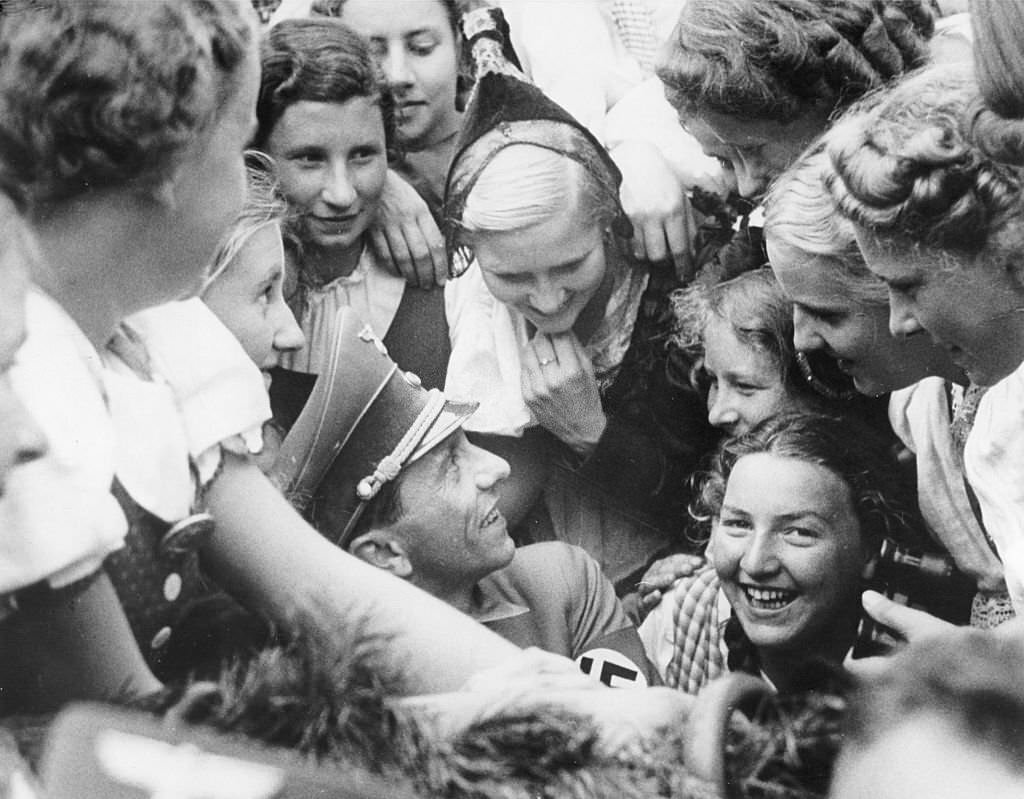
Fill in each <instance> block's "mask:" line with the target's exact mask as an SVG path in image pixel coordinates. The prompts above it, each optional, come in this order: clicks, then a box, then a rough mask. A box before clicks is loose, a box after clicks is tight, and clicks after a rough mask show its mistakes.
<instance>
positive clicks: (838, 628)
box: [757, 616, 859, 691]
mask: <svg viewBox="0 0 1024 799" xmlns="http://www.w3.org/2000/svg"><path fill="white" fill-rule="evenodd" d="M858 619H859V616H856V617H854V618H853V619H851V620H848V621H845V622H843V623H840V624H837V625H835V626H834V627H833V628H832V630H830V631H829V632H827V633H822V635H821V638H820V639H819V640H818V641H816V642H815V645H814V646H812V647H802V648H800V649H797V650H783V649H764V648H759V649H758V650H757V657H758V661H759V664H760V667H761V671H762V672H763V673H764V675H765V676H766V677H767V678H768V679H769V680H771V682H772V684H773V685H774V686H775V687H776V689H778V690H779V691H786V690H789V689H790V688H791V686H792V683H793V678H794V677H796V676H798V674H799V673H800V671H801V668H802V666H803V665H804V664H806V663H807V662H808V661H810V660H812V659H817V660H824V661H826V662H828V663H835V664H837V665H839V664H841V663H842V662H843V661H844V660H845V659H846V655H847V654H848V653H849V651H850V648H851V647H852V646H853V644H854V640H855V638H856V635H857V632H856V631H857V621H858Z"/></svg>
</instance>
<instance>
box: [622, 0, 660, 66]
mask: <svg viewBox="0 0 1024 799" xmlns="http://www.w3.org/2000/svg"><path fill="white" fill-rule="evenodd" d="M612 20H614V22H615V29H616V30H617V31H618V33H619V38H620V39H621V40H622V43H623V44H624V45H625V46H626V49H627V50H628V51H629V53H630V55H632V56H633V57H634V58H635V59H636V60H637V61H638V62H639V63H640V66H641V67H642V68H643V70H644V72H647V73H650V72H653V71H654V59H655V57H656V56H657V54H658V42H657V39H655V37H654V20H653V19H652V17H651V10H650V9H649V8H648V7H647V6H646V5H644V4H643V3H642V2H637V0H614V2H613V3H612Z"/></svg>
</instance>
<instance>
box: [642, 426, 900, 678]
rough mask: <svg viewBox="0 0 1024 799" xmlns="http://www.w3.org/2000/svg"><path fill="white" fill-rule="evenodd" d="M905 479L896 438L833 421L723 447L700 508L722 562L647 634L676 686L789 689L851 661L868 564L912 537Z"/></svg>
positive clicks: (672, 597) (671, 604)
mask: <svg viewBox="0 0 1024 799" xmlns="http://www.w3.org/2000/svg"><path fill="white" fill-rule="evenodd" d="M892 471H893V463H892V461H891V458H890V456H889V453H888V451H887V448H886V446H885V445H884V443H883V442H881V441H880V440H879V439H878V438H877V437H876V436H875V435H873V434H872V433H871V432H870V431H868V430H866V429H864V428H863V427H861V426H859V425H856V424H853V423H851V422H846V421H842V420H840V419H837V418H834V417H830V416H821V415H813V414H784V415H780V416H775V417H772V418H770V419H767V420H766V421H764V422H762V423H761V424H759V425H757V426H755V427H754V428H752V429H751V430H750V431H749V432H748V433H747V434H746V435H743V436H740V437H738V438H734V439H728V440H726V441H725V442H723V444H722V445H721V447H720V448H719V450H718V452H717V454H716V456H715V459H714V461H713V463H712V465H711V468H710V470H709V473H708V477H707V478H706V480H705V482H704V484H703V486H702V490H701V495H700V499H699V502H698V503H697V508H698V510H699V514H700V516H701V518H703V519H704V520H705V521H706V522H707V523H708V524H709V525H710V540H709V544H708V552H709V553H710V554H709V560H710V567H709V568H707V569H705V570H704V571H702V572H698V573H697V574H696V575H694V577H693V578H692V579H687V580H684V581H682V582H680V583H679V584H678V585H677V586H676V587H675V588H674V589H673V590H672V591H671V592H670V593H669V594H668V595H667V596H666V597H665V599H664V600H663V601H662V603H661V605H659V607H658V608H657V609H656V610H655V611H654V612H653V613H652V614H651V615H650V616H648V618H647V620H646V621H645V622H644V623H643V625H642V626H641V628H640V633H641V638H642V639H643V640H644V643H645V645H646V647H647V654H648V657H650V658H651V659H652V661H654V663H655V664H656V665H657V666H658V668H659V669H661V670H662V673H663V675H664V676H665V679H666V682H667V683H668V684H669V685H671V686H673V687H677V688H679V689H680V690H684V691H688V692H691V693H695V692H697V691H698V690H699V689H700V688H701V686H703V685H704V684H706V683H707V682H708V681H709V680H711V679H713V678H714V677H716V676H718V675H719V674H721V673H723V672H724V671H725V670H726V669H727V668H728V669H729V670H730V671H735V670H744V671H750V672H752V673H754V674H761V675H762V676H764V677H765V678H766V679H768V680H769V681H771V682H772V683H773V684H774V685H775V686H776V687H777V688H778V689H779V690H786V688H787V687H788V686H789V685H790V681H791V680H792V679H793V678H794V677H796V672H797V670H798V668H799V666H800V665H801V664H803V663H805V662H807V661H809V660H813V659H816V658H820V659H825V660H827V661H830V662H832V663H836V664H838V663H840V662H842V660H843V658H844V657H845V656H846V654H847V653H848V652H849V650H850V648H851V647H852V646H853V643H854V640H855V637H856V631H857V623H858V619H859V617H860V602H861V591H862V587H863V586H862V581H861V575H862V573H863V571H864V568H865V566H866V565H867V563H868V562H869V560H870V558H871V556H872V554H873V553H875V552H876V551H877V548H878V546H879V544H880V542H881V540H882V538H883V537H884V536H886V535H888V536H894V537H896V538H897V539H899V537H900V536H901V534H902V533H907V532H908V531H909V528H908V519H909V518H911V517H909V516H908V515H906V514H905V513H903V512H902V511H901V508H903V507H906V506H905V505H904V503H903V502H902V499H903V498H902V497H901V496H900V494H899V492H898V489H897V488H896V486H897V485H898V481H897V480H893V479H892V477H891V475H892ZM766 486H771V490H770V491H767V490H765V487H766Z"/></svg>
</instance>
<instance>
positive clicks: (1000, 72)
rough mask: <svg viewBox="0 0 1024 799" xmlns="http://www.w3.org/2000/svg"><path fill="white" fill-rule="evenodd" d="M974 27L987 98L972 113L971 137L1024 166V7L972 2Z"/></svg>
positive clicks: (992, 0) (1015, 1) (1003, 1)
mask: <svg viewBox="0 0 1024 799" xmlns="http://www.w3.org/2000/svg"><path fill="white" fill-rule="evenodd" d="M971 24H972V26H973V28H974V41H975V46H974V65H975V70H976V71H977V75H978V87H979V89H980V90H981V97H980V98H978V100H976V101H975V102H974V103H973V104H972V106H971V109H970V110H969V111H968V119H969V125H970V137H971V139H972V140H973V141H974V142H975V143H976V144H977V145H978V147H980V148H981V149H982V150H983V151H984V152H985V153H986V154H988V155H989V156H991V157H992V158H995V159H996V160H998V161H1004V162H1006V163H1010V164H1018V165H1024V56H1022V54H1021V46H1020V45H1021V42H1020V32H1021V31H1022V30H1024V3H1021V2H1019V0H972V2H971Z"/></svg>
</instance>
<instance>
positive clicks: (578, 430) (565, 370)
mask: <svg viewBox="0 0 1024 799" xmlns="http://www.w3.org/2000/svg"><path fill="white" fill-rule="evenodd" d="M522 367H523V371H522V387H523V399H524V400H525V401H526V404H527V406H528V407H529V408H530V410H531V411H532V412H533V415H534V417H536V419H537V421H538V422H539V423H540V425H541V426H542V427H544V428H545V429H547V430H548V431H549V432H551V433H552V434H553V435H555V436H556V437H558V438H559V439H560V440H561V441H563V442H565V443H566V444H567V445H568V446H569V447H570V448H572V450H573V451H574V452H576V453H577V454H579V455H583V456H586V455H589V454H590V453H591V452H592V451H593V449H594V447H595V446H596V445H597V442H598V441H599V440H600V439H601V436H602V435H603V434H604V429H605V427H606V426H607V424H608V419H607V417H606V416H605V415H604V409H603V408H602V407H601V394H600V392H599V391H598V388H597V380H596V379H595V378H594V367H593V365H592V364H591V363H590V358H589V356H588V355H587V353H586V352H584V350H583V345H582V344H580V343H579V341H578V340H577V338H576V335H575V334H574V333H572V332H568V333H557V334H555V335H553V336H549V335H546V334H543V333H538V334H537V335H536V336H534V337H533V340H532V341H531V342H530V343H529V344H527V345H526V347H524V348H523V352H522Z"/></svg>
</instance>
